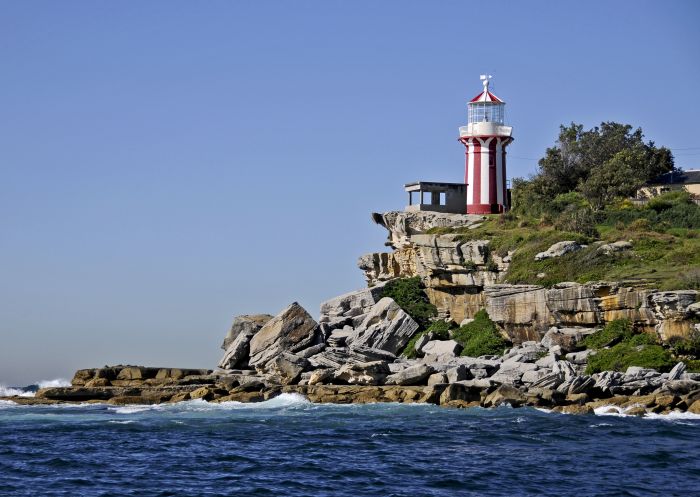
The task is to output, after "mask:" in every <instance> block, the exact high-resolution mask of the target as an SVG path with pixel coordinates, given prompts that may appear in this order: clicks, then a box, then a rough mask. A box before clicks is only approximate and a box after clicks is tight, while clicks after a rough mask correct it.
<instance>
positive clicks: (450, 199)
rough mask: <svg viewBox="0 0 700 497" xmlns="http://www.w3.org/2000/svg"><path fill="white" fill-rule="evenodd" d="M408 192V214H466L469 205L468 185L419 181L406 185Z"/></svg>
mask: <svg viewBox="0 0 700 497" xmlns="http://www.w3.org/2000/svg"><path fill="white" fill-rule="evenodd" d="M404 188H405V189H406V191H407V192H408V205H407V206H406V211H407V212H416V211H434V212H447V213H453V214H464V213H465V212H466V205H467V185H465V184H464V183H436V182H427V181H418V182H416V183H408V184H407V185H404Z"/></svg>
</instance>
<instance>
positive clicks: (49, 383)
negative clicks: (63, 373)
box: [37, 378, 70, 388]
mask: <svg viewBox="0 0 700 497" xmlns="http://www.w3.org/2000/svg"><path fill="white" fill-rule="evenodd" d="M37 385H39V388H59V387H69V386H70V381H68V380H66V379H65V378H55V379H53V380H44V381H38V382H37Z"/></svg>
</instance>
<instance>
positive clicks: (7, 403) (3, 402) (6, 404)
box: [0, 400, 17, 407]
mask: <svg viewBox="0 0 700 497" xmlns="http://www.w3.org/2000/svg"><path fill="white" fill-rule="evenodd" d="M16 405H17V402H12V401H11V400H0V407H14V406H16Z"/></svg>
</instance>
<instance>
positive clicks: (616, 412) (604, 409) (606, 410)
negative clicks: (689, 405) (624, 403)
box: [593, 404, 700, 421]
mask: <svg viewBox="0 0 700 497" xmlns="http://www.w3.org/2000/svg"><path fill="white" fill-rule="evenodd" d="M640 405H641V404H634V405H631V406H628V407H626V408H622V407H620V406H614V405H608V406H601V407H596V408H595V409H593V412H595V414H596V416H618V417H623V418H624V417H630V416H633V415H631V414H627V412H628V411H629V410H630V409H632V408H633V407H638V406H640ZM643 417H644V418H645V419H661V420H667V421H668V420H677V419H692V420H700V414H693V413H692V412H680V411H671V412H669V413H666V414H656V413H653V412H648V413H646V414H645V415H644V416H643Z"/></svg>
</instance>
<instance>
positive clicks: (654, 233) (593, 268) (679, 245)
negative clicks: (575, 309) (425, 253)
mask: <svg viewBox="0 0 700 497" xmlns="http://www.w3.org/2000/svg"><path fill="white" fill-rule="evenodd" d="M693 205H694V204H693ZM695 207H697V206H695ZM642 211H643V212H642ZM655 212H656V211H654V210H653V209H640V208H634V207H633V208H629V207H626V208H620V209H618V210H614V209H613V208H612V207H611V208H610V209H609V210H607V211H606V214H605V215H601V216H602V217H601V219H600V220H599V223H600V224H597V225H596V226H595V228H596V230H597V232H598V233H600V237H599V238H600V242H615V241H619V240H629V241H631V242H632V250H627V251H624V252H617V253H613V254H610V255H606V254H604V253H602V252H599V251H598V247H599V244H596V243H595V242H596V239H595V238H592V237H590V236H586V235H583V234H580V233H572V232H568V231H560V230H557V229H556V228H554V226H553V225H552V223H551V222H550V221H548V220H547V219H546V217H547V216H543V218H541V219H539V220H538V219H536V218H533V217H530V216H526V215H524V214H518V215H515V214H513V213H510V214H509V215H508V217H506V216H487V219H486V220H485V221H484V222H483V223H482V224H481V225H480V226H478V227H477V228H474V229H469V228H464V227H456V228H433V229H431V230H429V231H428V232H429V233H433V234H455V235H458V236H457V239H458V240H460V241H471V240H489V241H490V243H489V251H490V253H492V254H495V255H498V256H500V257H504V256H505V255H507V254H508V252H509V251H514V254H513V256H512V262H511V264H510V267H509V269H508V272H507V273H506V274H505V282H507V283H514V284H531V285H543V286H546V287H549V286H552V285H554V284H555V283H560V282H562V281H575V282H578V283H586V282H588V281H599V280H609V281H610V280H614V281H631V282H639V283H638V284H642V283H644V284H646V285H647V286H653V287H655V288H659V289H661V290H677V289H700V270H699V269H698V268H700V236H699V235H698V230H697V229H694V228H688V227H685V226H678V225H676V226H674V225H672V224H670V223H668V222H667V221H663V222H662V221H658V220H657V218H655V217H654V216H655V215H656V214H655ZM662 212H666V211H662ZM650 213H653V215H652V214H650ZM642 215H649V216H651V217H653V218H654V220H653V221H650V220H649V219H647V218H646V217H640V216H642ZM665 215H666V214H665ZM606 216H607V217H606ZM686 217H687V216H686ZM684 219H685V218H684ZM664 223H665V224H664ZM677 224H681V225H688V224H692V223H689V222H686V221H683V220H682V222H680V223H677ZM563 240H575V241H577V242H579V243H581V244H584V245H588V246H587V247H586V248H583V249H582V250H579V251H578V252H572V253H569V254H566V255H564V256H562V257H557V258H553V259H546V260H543V261H535V255H536V254H537V253H539V252H543V251H545V250H547V249H548V248H549V247H550V246H551V245H553V244H554V243H557V242H560V241H563ZM493 268H494V267H491V269H493ZM466 269H467V270H470V271H473V270H476V266H475V265H468V266H466ZM538 274H540V276H542V274H544V277H538V276H537V275H538Z"/></svg>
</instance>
